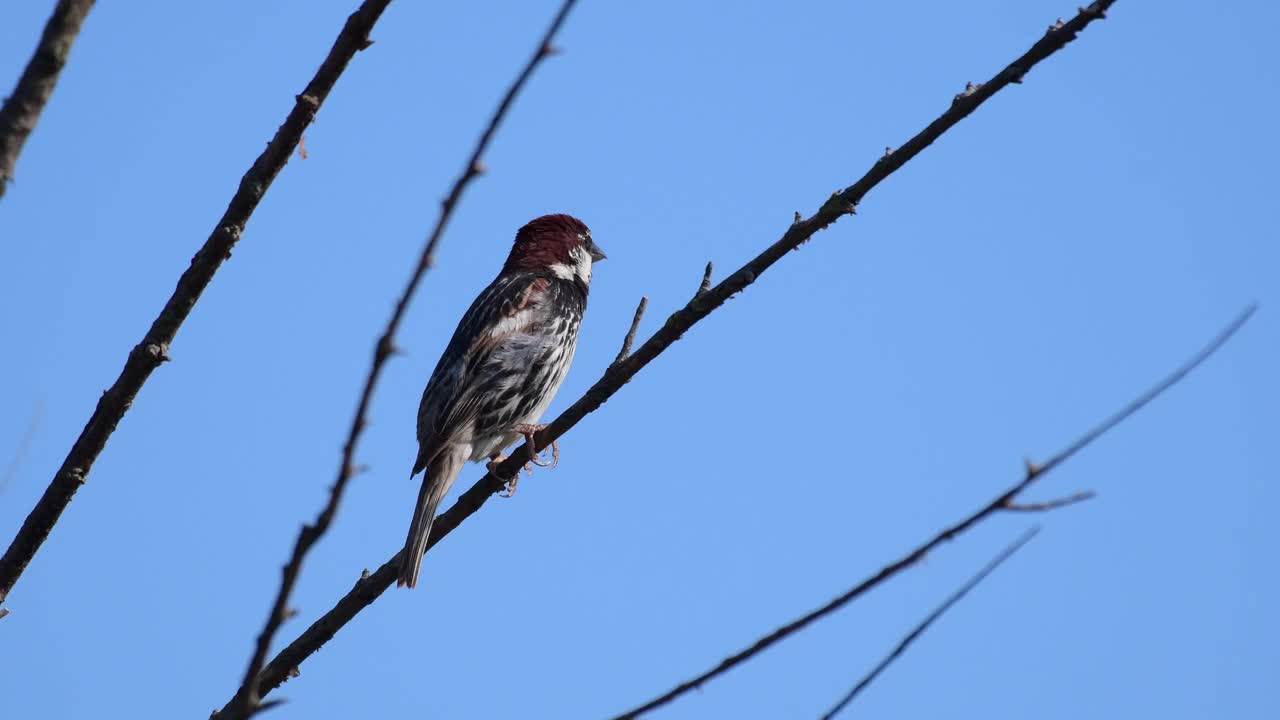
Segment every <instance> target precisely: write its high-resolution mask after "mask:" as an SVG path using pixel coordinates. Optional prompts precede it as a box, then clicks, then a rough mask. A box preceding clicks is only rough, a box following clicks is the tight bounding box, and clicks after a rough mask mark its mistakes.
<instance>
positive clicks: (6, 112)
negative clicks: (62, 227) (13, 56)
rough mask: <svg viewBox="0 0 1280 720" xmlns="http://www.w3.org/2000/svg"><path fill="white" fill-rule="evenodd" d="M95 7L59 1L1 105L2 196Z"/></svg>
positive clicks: (83, 0)
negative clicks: (34, 49) (85, 20)
mask: <svg viewBox="0 0 1280 720" xmlns="http://www.w3.org/2000/svg"><path fill="white" fill-rule="evenodd" d="M92 7H93V0H58V4H57V5H56V6H55V7H54V8H53V14H52V15H50V16H49V21H48V22H47V23H46V24H45V26H44V33H43V34H42V35H41V36H40V44H39V45H37V46H36V51H35V52H34V53H33V54H32V55H31V60H30V61H28V62H27V68H26V69H25V70H23V71H22V77H20V78H18V84H17V85H16V86H15V87H14V88H13V94H11V95H10V96H9V97H8V98H6V99H5V101H4V106H3V107H0V198H2V197H4V191H5V190H6V189H7V188H8V187H9V181H10V180H12V179H13V172H14V168H15V167H16V166H17V164H18V155H20V154H21V153H22V146H23V145H25V144H26V142H27V138H28V137H30V135H31V131H32V130H35V128H36V122H37V121H38V120H39V119H40V113H41V112H42V111H43V110H44V106H45V103H47V102H49V96H50V95H52V94H53V86H54V85H56V84H57V83H58V75H60V74H61V73H62V67H63V66H64V65H66V64H67V58H68V57H69V56H70V55H71V46H72V45H73V44H74V43H75V41H76V36H77V35H79V34H80V25H81V24H82V23H84V19H85V16H87V15H88V14H89V10H90V8H92Z"/></svg>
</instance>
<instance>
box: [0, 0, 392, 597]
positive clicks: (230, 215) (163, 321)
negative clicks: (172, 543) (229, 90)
mask: <svg viewBox="0 0 1280 720" xmlns="http://www.w3.org/2000/svg"><path fill="white" fill-rule="evenodd" d="M389 2H391V0H365V2H364V4H362V5H361V6H360V9H359V10H357V11H356V12H355V13H354V14H352V15H351V17H349V18H347V23H346V25H345V26H343V28H342V32H340V33H338V38H337V40H335V41H334V43H333V47H332V48H331V49H330V50H329V55H328V56H327V57H325V59H324V62H323V63H321V65H320V69H318V70H316V74H315V76H314V77H312V78H311V82H309V83H307V87H306V89H305V90H303V91H302V94H301V95H298V96H297V98H296V101H295V103H294V106H293V109H292V110H290V111H289V115H288V117H286V118H285V121H284V123H283V124H282V125H281V126H280V127H279V128H278V129H277V130H276V134H275V136H274V137H272V138H271V142H269V143H267V148H266V149H265V150H263V151H262V154H261V155H259V156H258V158H257V160H254V162H253V166H252V167H250V168H249V170H248V172H246V173H245V174H244V177H242V178H241V179H240V185H239V186H238V187H237V188H236V192H235V194H234V195H232V196H231V202H230V203H229V204H228V205H227V209H226V211H224V212H223V214H222V218H221V219H219V220H218V224H217V225H216V226H214V229H213V232H212V233H210V235H209V238H208V239H207V240H205V243H204V245H203V246H202V247H201V248H200V250H199V252H197V253H196V255H195V257H193V258H192V259H191V266H190V267H188V268H187V270H186V271H185V272H183V273H182V276H181V277H180V278H178V286H177V287H176V288H175V289H174V291H173V295H171V296H170V297H169V301H168V302H166V303H165V305H164V308H163V309H162V310H161V311H160V314H159V315H158V316H157V317H156V319H155V321H154V322H152V324H151V328H150V329H149V330H147V334H146V335H145V336H143V338H142V342H140V343H138V344H137V346H135V347H134V348H133V350H132V351H131V352H130V353H129V357H128V359H127V360H126V361H125V365H124V369H123V370H121V371H120V376H119V377H117V378H116V381H115V382H114V383H113V384H112V385H111V387H110V388H109V389H108V390H107V391H106V392H105V393H103V394H102V397H101V398H100V399H99V400H98V405H97V407H96V408H94V411H93V415H92V416H90V418H89V422H88V423H86V424H85V426H84V429H83V430H81V431H80V437H78V438H77V439H76V442H75V444H74V445H72V446H71V450H70V452H68V453H67V457H66V459H65V460H63V461H62V466H61V467H60V468H58V472H57V473H56V474H55V475H54V476H53V481H52V482H50V483H49V487H48V488H47V489H46V490H45V491H44V495H42V496H41V497H40V500H39V501H38V502H37V503H36V506H35V508H34V509H33V510H32V511H31V513H30V514H29V515H28V516H27V519H26V520H25V521H24V522H23V523H22V528H21V529H19V530H18V534H17V536H16V537H14V539H13V542H12V543H10V545H9V548H8V549H7V550H5V552H4V555H3V557H0V602H4V599H5V597H6V596H7V595H8V594H9V591H10V590H11V589H13V585H14V583H16V582H17V581H18V578H19V577H20V576H21V575H22V571H23V570H24V569H26V567H27V564H28V563H29V562H31V558H32V557H34V556H35V554H36V551H38V550H39V549H40V545H41V544H42V543H43V542H44V541H45V538H47V537H48V536H49V533H50V532H51V531H52V530H53V526H54V524H55V523H57V522H58V517H59V516H60V515H62V511H63V510H65V509H66V507H67V504H68V503H70V502H71V498H72V496H74V495H75V493H76V491H77V490H79V489H80V486H81V485H83V484H84V483H85V479H86V478H87V477H88V475H89V470H90V468H92V467H93V463H94V461H95V460H96V459H97V458H98V455H99V454H100V453H101V452H102V448H103V447H105V446H106V444H107V439H108V438H109V437H111V433H112V432H113V431H114V430H115V428H116V425H117V424H118V423H119V422H120V419H121V418H123V417H124V414H125V412H127V411H128V410H129V407H130V406H132V405H133V401H134V398H136V397H137V395H138V391H139V390H141V389H142V386H143V384H144V383H146V381H147V378H148V377H150V376H151V373H152V371H154V370H155V369H156V368H157V367H159V366H160V364H161V363H162V362H164V361H166V360H168V359H169V344H170V343H172V342H173V339H174V337H175V336H176V335H177V334H178V329H179V328H181V327H182V323H183V321H185V320H186V319H187V315H189V314H190V313H191V309H192V308H193V307H195V304H196V302H197V301H198V300H199V299H200V295H201V294H202V293H203V292H204V290H205V288H207V287H208V286H209V282H210V281H212V280H213V275H214V273H216V272H217V271H218V268H219V267H221V266H222V263H223V261H225V260H226V259H227V258H229V257H231V250H232V248H233V247H234V246H235V244H236V241H238V240H239V239H240V236H241V234H242V233H243V232H244V228H245V224H246V223H247V222H248V221H249V217H250V216H251V215H252V214H253V211H254V209H256V208H257V207H258V203H259V202H260V201H261V200H262V196H263V195H264V194H265V193H266V192H267V189H268V188H270V187H271V183H272V181H274V180H275V178H276V176H277V175H278V174H279V173H280V170H281V169H282V168H283V167H284V166H285V163H287V162H288V161H289V158H290V156H292V155H293V151H294V148H296V147H297V145H298V139H299V138H300V137H302V131H303V130H304V129H305V128H306V127H307V126H308V125H310V124H311V122H312V120H314V119H315V116H316V111H317V110H319V109H320V106H321V105H322V104H323V103H324V100H325V98H326V97H328V95H329V91H330V90H332V89H333V86H334V83H336V82H337V81H338V77H339V76H341V75H342V71H343V70H345V69H346V67H347V63H349V62H350V61H351V58H352V57H354V56H355V54H356V53H357V52H359V51H360V50H362V49H364V48H366V47H368V46H369V42H370V41H369V30H370V28H372V27H373V24H374V22H376V21H377V19H378V16H380V15H381V14H382V11H383V10H384V9H385V8H386V6H387V4H388V3H389Z"/></svg>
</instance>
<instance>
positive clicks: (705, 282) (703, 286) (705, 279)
mask: <svg viewBox="0 0 1280 720" xmlns="http://www.w3.org/2000/svg"><path fill="white" fill-rule="evenodd" d="M799 219H800V213H796V220H797V222H798V221H799ZM711 269H712V268H711V261H710V260H708V261H707V268H706V269H705V270H703V271H702V282H700V283H698V290H697V292H695V293H694V294H693V298H694V299H695V300H696V299H698V298H700V297H702V296H703V295H706V294H707V291H708V290H710V289H711Z"/></svg>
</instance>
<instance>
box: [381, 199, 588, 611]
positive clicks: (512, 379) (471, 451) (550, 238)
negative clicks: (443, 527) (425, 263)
mask: <svg viewBox="0 0 1280 720" xmlns="http://www.w3.org/2000/svg"><path fill="white" fill-rule="evenodd" d="M604 259H605V254H604V252H603V251H602V250H601V249H600V247H599V246H598V245H596V243H595V241H594V240H592V239H591V230H590V229H588V228H587V226H586V225H585V224H584V223H583V222H582V221H581V220H579V219H577V218H575V217H573V216H571V215H560V214H557V215H544V216H542V217H539V218H535V219H533V220H531V221H529V223H528V224H526V225H525V226H524V227H522V228H520V230H519V231H518V232H517V233H516V239H515V243H514V244H513V245H512V247H511V254H510V255H508V256H507V262H506V264H504V265H503V266H502V270H501V271H500V272H499V273H498V277H496V278H494V280H493V282H491V283H489V286H488V287H486V288H485V289H484V290H483V291H481V293H480V295H479V296H478V297H477V298H476V299H475V301H474V302H472V303H471V307H470V308H469V309H468V310H467V312H466V314H465V315H463V316H462V321H461V322H459V323H458V327H457V329H456V330H454V332H453V338H452V339H451V340H450V341H449V345H448V347H446V348H445V351H444V354H443V355H442V356H441V357H440V360H439V362H437V363H436V369H435V370H434V371H433V372H432V373H431V379H430V380H429V381H428V382H427V387H426V390H424V391H423V393H422V403H421V404H420V405H419V406H418V457H417V459H416V460H415V461H414V463H413V471H412V472H411V473H409V477H411V478H412V477H413V476H414V475H417V474H418V473H419V472H422V471H423V470H425V471H426V472H425V473H424V474H423V477H422V489H421V490H420V491H419V492H418V503H417V505H416V506H415V507H414V509H413V522H412V523H411V524H410V525H409V536H408V538H406V539H405V544H404V551H403V552H402V553H401V555H400V575H399V578H398V580H397V581H396V584H397V585H407V586H409V587H414V586H415V585H417V583H418V573H419V571H420V570H421V567H422V555H423V553H424V552H426V549H427V538H428V537H430V535H431V523H432V521H433V520H434V519H435V514H436V507H437V506H438V505H439V504H440V500H441V499H442V498H444V496H445V493H447V492H449V487H450V486H451V485H453V481H454V479H455V478H457V476H458V473H459V472H460V471H461V470H462V466H463V464H464V463H466V461H468V460H471V461H473V462H479V461H481V460H485V459H488V461H489V464H488V466H489V468H490V469H492V468H493V467H494V466H495V464H496V463H498V462H500V461H501V460H502V459H504V456H503V455H502V450H503V448H506V447H507V446H509V445H511V444H512V443H513V442H515V440H516V439H518V438H519V437H521V436H524V437H525V438H527V439H530V441H531V442H530V444H531V446H532V436H533V433H534V432H537V431H538V430H540V429H542V427H544V426H541V425H537V424H536V423H537V421H538V419H539V418H540V417H541V416H542V413H543V412H544V411H546V409H547V406H548V405H550V404H551V399H552V398H553V397H555V394H556V391H557V390H559V389H560V383H561V382H562V381H563V380H564V376H565V373H566V372H568V370H569V364H570V363H571V362H572V361H573V352H574V349H575V348H576V347H577V344H578V326H579V325H580V324H581V322H582V313H583V311H584V310H586V307H587V291H588V290H589V289H590V287H591V266H592V263H595V262H598V261H600V260H604Z"/></svg>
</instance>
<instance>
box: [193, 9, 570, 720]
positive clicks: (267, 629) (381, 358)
mask: <svg viewBox="0 0 1280 720" xmlns="http://www.w3.org/2000/svg"><path fill="white" fill-rule="evenodd" d="M576 2H577V0H565V2H564V3H563V4H562V5H561V6H560V10H559V12H557V13H556V16H555V18H554V19H553V20H552V21H551V25H550V26H549V27H548V28H547V31H546V32H545V33H544V34H543V36H542V39H541V40H540V41H539V43H538V47H537V49H536V50H534V53H533V55H532V56H531V57H530V58H529V60H528V62H526V63H525V65H524V68H523V69H522V70H521V71H520V74H519V75H517V76H516V79H515V80H514V81H513V82H512V84H511V86H510V87H509V88H507V92H506V94H505V95H504V96H503V98H502V101H501V102H500V103H499V104H498V107H497V109H496V110H494V112H493V115H492V116H491V117H490V118H489V123H488V125H487V126H486V127H485V129H484V132H483V133H481V135H480V140H479V141H478V142H477V143H476V146H475V149H473V150H472V152H471V156H470V157H469V158H468V159H467V163H466V165H465V167H464V168H463V171H462V174H461V175H459V176H458V179H457V180H456V181H454V183H453V187H452V188H451V189H450V190H449V194H448V196H447V197H446V198H445V200H444V202H443V203H442V204H441V208H440V215H439V217H438V218H437V219H436V223H435V226H434V227H433V228H432V230H431V233H430V234H429V236H428V239H427V242H426V244H425V245H424V246H423V249H422V253H421V255H420V257H419V258H418V264H417V266H416V267H415V268H414V271H413V274H412V275H411V276H410V277H409V281H408V283H407V284H406V285H405V288H404V291H403V292H402V293H401V294H400V297H399V299H398V300H397V301H396V305H395V309H394V310H393V311H392V313H391V318H390V319H389V320H388V321H387V325H386V327H385V328H384V329H383V331H382V334H381V335H380V336H379V338H378V341H377V343H376V344H375V345H374V351H373V362H372V364H371V365H370V367H369V373H368V375H367V376H366V378H365V381H364V387H363V389H362V390H361V392H360V401H359V403H357V405H356V411H355V415H354V417H352V419H351V426H350V428H349V429H348V430H347V440H346V442H345V443H344V444H343V446H342V458H341V460H340V462H339V463H338V472H337V478H336V479H335V480H334V483H333V485H331V486H330V491H329V499H328V502H327V503H325V506H324V508H323V509H322V510H321V511H320V514H319V515H317V516H316V519H315V520H314V521H312V522H311V523H310V524H307V525H303V526H302V530H301V531H300V532H299V533H298V539H297V541H296V542H295V543H294V546H293V553H292V555H291V556H290V557H289V561H288V563H287V564H285V566H284V571H283V576H282V578H281V581H280V589H279V590H278V591H277V593H276V598H275V602H274V603H273V604H272V607H271V612H270V614H268V616H267V620H266V623H265V624H264V625H263V628H262V632H260V633H259V634H258V638H257V642H256V643H255V644H254V652H253V656H252V657H251V658H250V660H249V666H248V668H247V669H246V670H245V674H244V680H243V681H242V683H241V686H240V689H239V690H238V691H237V692H236V695H235V697H234V698H232V700H231V702H229V703H228V704H227V706H226V707H224V708H223V709H222V711H221V712H220V713H215V715H217V716H218V717H220V718H226V719H227V720H240V719H241V718H247V717H249V716H251V715H252V714H253V713H254V711H255V710H256V709H257V707H258V705H259V703H260V702H261V699H262V698H261V697H260V691H259V683H260V681H261V671H262V666H263V664H265V663H266V660H267V652H268V651H269V650H270V649H271V640H272V638H273V637H274V636H275V634H276V631H277V630H279V628H280V625H281V624H283V623H284V621H285V620H286V619H287V617H288V615H289V610H288V607H289V596H290V595H291V594H292V592H293V587H294V585H295V584H296V582H297V579H298V575H299V573H300V572H301V570H302V561H303V558H305V557H306V554H307V552H308V551H309V550H310V549H311V548H312V546H314V545H315V543H316V542H317V541H318V540H319V539H320V538H321V536H323V535H324V534H325V532H326V531H327V530H328V529H329V525H330V524H331V523H332V522H333V518H334V516H335V515H336V514H337V512H338V505H339V503H340V502H341V500H342V494H343V492H344V491H345V490H346V486H347V483H348V481H350V479H351V478H352V476H353V475H354V474H355V465H354V463H355V454H356V447H357V445H358V443H359V440H360V434H361V432H362V431H363V430H364V427H365V425H366V424H367V418H368V411H369V404H370V402H371V401H372V399H373V391H374V388H375V387H376V386H377V383H378V378H379V377H380V375H381V374H382V369H383V366H384V365H385V364H386V361H387V359H388V358H389V357H390V356H391V355H392V353H393V352H394V349H395V335H396V331H397V330H398V329H399V327H400V321H401V320H402V319H403V317H404V313H405V311H406V310H407V309H408V307H409V302H410V301H411V300H412V299H413V296H414V293H415V292H416V291H417V289H418V285H419V284H420V283H421V281H422V278H423V276H424V275H426V272H427V270H428V269H429V268H430V267H431V265H432V264H433V257H434V254H435V249H436V246H437V245H438V244H439V242H440V238H441V237H442V236H443V235H444V229H445V226H446V225H447V224H448V222H449V219H450V217H452V215H453V211H454V209H455V208H456V207H457V205H458V201H459V200H460V199H461V198H462V193H463V190H465V189H466V187H467V185H469V184H470V183H471V181H472V180H473V179H475V178H476V177H477V176H479V175H480V174H481V172H482V165H481V162H480V159H481V157H482V156H483V155H484V152H485V150H486V149H487V148H488V146H489V142H490V140H492V138H493V135H494V133H495V132H496V131H497V129H498V126H499V125H501V124H502V121H503V119H504V118H505V117H506V115H507V111H508V110H509V109H510V108H511V105H512V103H513V102H514V101H515V98H516V96H517V95H519V94H520V90H521V89H522V88H523V87H524V86H525V84H526V83H527V82H528V80H529V78H530V77H531V76H532V75H533V71H534V70H535V69H536V68H537V67H538V65H539V64H541V63H542V61H543V60H545V59H546V58H548V57H550V56H551V55H552V54H554V53H555V48H554V47H553V46H552V44H551V41H552V40H553V39H554V38H555V36H556V33H557V32H559V30H560V27H561V25H563V24H564V21H565V18H566V17H567V16H568V14H569V11H570V10H572V9H573V6H574V4H576Z"/></svg>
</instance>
